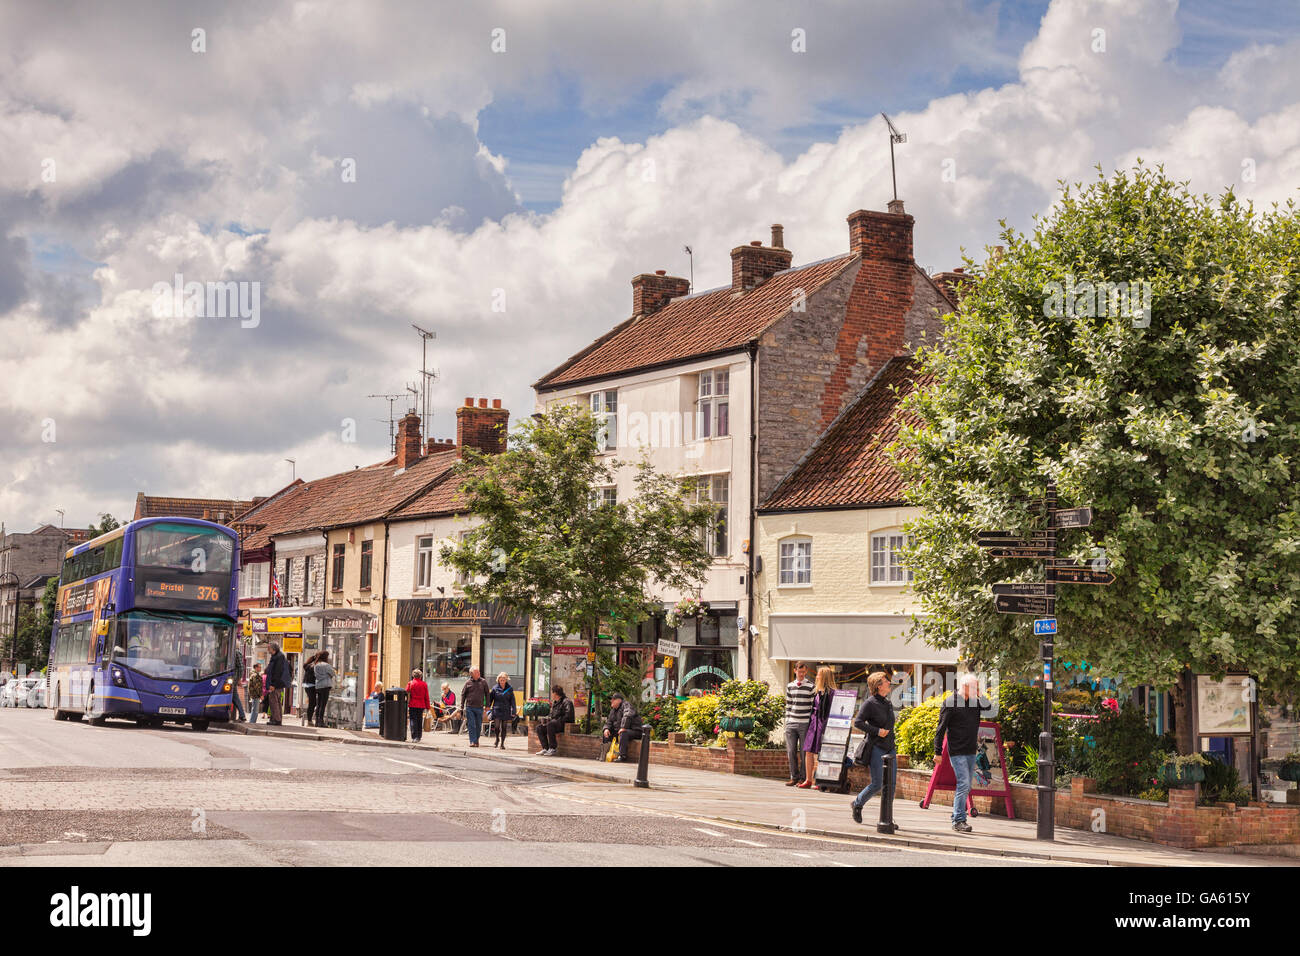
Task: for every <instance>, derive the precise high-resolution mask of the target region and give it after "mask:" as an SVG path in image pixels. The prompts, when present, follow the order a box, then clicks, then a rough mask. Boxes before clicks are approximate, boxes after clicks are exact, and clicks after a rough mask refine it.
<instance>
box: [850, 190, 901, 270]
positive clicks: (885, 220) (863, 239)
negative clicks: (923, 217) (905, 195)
mask: <svg viewBox="0 0 1300 956" xmlns="http://www.w3.org/2000/svg"><path fill="white" fill-rule="evenodd" d="M915 222H916V220H915V219H913V218H912V217H911V216H909V215H908V214H907V213H905V212H904V211H903V200H901V199H891V200H890V201H889V212H877V211H876V210H874V209H859V210H858V211H857V212H855V213H851V214H850V215H849V251H850V252H856V253H859V254H860V255H861V256H862V258H863V260H864V261H866V260H893V261H897V262H905V263H907V264H908V265H911V264H912V225H913V223H915Z"/></svg>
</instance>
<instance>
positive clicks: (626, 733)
mask: <svg viewBox="0 0 1300 956" xmlns="http://www.w3.org/2000/svg"><path fill="white" fill-rule="evenodd" d="M609 704H610V711H609V718H608V719H607V720H606V721H605V732H604V734H603V735H602V738H603V739H604V740H607V741H608V740H614V739H615V738H617V739H618V762H619V763H627V762H628V759H627V747H628V744H630V743H631V742H632V741H634V740H640V739H641V715H640V714H638V713H637V712H636V708H635V707H633V706H632V704H631V703H630V702H629V701H627V700H624V699H623V695H622V694H620V693H619V692H618V691H615V692H614V693H612V694H610V695H609ZM643 746H649V742H646V743H645V744H644V745H643Z"/></svg>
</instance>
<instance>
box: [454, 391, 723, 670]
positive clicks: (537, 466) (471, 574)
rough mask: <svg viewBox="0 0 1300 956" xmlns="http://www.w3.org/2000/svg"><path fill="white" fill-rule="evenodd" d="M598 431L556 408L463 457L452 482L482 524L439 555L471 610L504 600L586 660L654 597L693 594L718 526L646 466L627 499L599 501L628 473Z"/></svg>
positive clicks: (585, 419) (639, 616)
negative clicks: (586, 650)
mask: <svg viewBox="0 0 1300 956" xmlns="http://www.w3.org/2000/svg"><path fill="white" fill-rule="evenodd" d="M599 430H600V424H599V423H598V422H597V421H596V419H595V418H593V417H592V415H591V413H590V412H589V411H588V410H586V409H583V408H579V407H576V406H571V405H561V406H558V407H556V408H554V409H551V410H550V411H548V412H546V413H544V414H541V415H539V416H536V417H535V418H531V419H529V420H527V421H525V422H523V423H521V424H520V425H519V427H518V428H517V429H516V430H515V432H514V434H512V435H511V436H510V442H509V448H508V450H507V451H505V452H503V453H501V454H499V455H483V454H480V453H478V452H477V451H475V450H474V449H472V448H467V449H466V451H465V457H464V459H463V460H462V461H461V462H459V463H458V465H457V466H456V467H457V470H456V477H457V478H458V480H459V481H460V489H459V492H460V498H461V501H462V502H463V503H464V510H465V512H466V513H468V514H473V515H475V516H477V517H478V518H479V519H481V523H480V524H478V525H477V526H476V527H474V528H473V529H472V530H471V531H469V532H468V533H467V534H466V536H465V537H464V538H463V539H461V540H460V541H459V542H458V543H457V544H456V545H454V546H453V545H446V546H444V547H443V548H442V549H441V558H442V562H443V563H444V564H446V565H447V566H449V567H452V568H454V569H455V570H456V571H458V572H459V573H460V574H462V575H465V576H467V577H468V578H469V579H470V582H469V583H468V584H466V585H465V593H466V594H467V595H468V596H469V597H470V598H471V599H472V600H475V601H488V600H495V601H501V602H502V603H504V604H506V605H507V606H509V607H511V608H514V609H515V610H516V611H519V612H521V613H526V614H529V615H532V616H535V617H537V618H540V619H541V620H542V621H543V622H545V624H546V625H547V627H546V630H545V631H544V634H545V635H546V636H548V637H549V636H550V635H553V634H556V633H559V634H580V635H581V636H582V638H583V639H584V640H585V641H586V642H587V643H588V646H590V647H591V648H592V649H593V650H594V648H595V646H596V637H597V635H598V634H600V633H608V634H614V635H617V636H622V635H624V634H626V632H627V629H628V628H629V627H630V626H632V625H634V624H636V623H637V622H638V621H641V620H644V619H646V618H647V617H649V616H650V615H651V614H652V613H653V611H654V610H656V609H657V608H659V607H660V606H661V605H662V601H661V599H660V598H659V597H657V596H656V595H657V593H659V591H660V589H666V588H671V589H673V590H677V591H698V590H699V588H700V587H701V585H702V583H703V577H704V572H705V571H706V570H707V569H708V567H709V566H710V564H711V563H712V558H711V557H710V555H709V553H708V551H707V549H706V548H705V546H704V533H705V531H706V530H707V529H709V528H710V527H711V525H712V523H713V521H715V520H716V519H715V515H714V512H713V510H712V508H710V507H709V506H707V505H690V504H688V503H687V501H686V498H685V496H684V494H683V491H684V488H683V483H682V482H681V481H679V480H677V479H675V478H671V477H669V476H665V475H659V474H656V473H655V472H654V470H653V469H652V468H651V467H650V465H649V463H648V462H646V461H645V460H644V459H643V460H642V461H641V462H640V463H639V464H638V465H637V466H636V475H635V480H634V485H635V493H634V494H633V496H632V498H631V500H630V501H620V502H618V503H616V504H605V503H603V502H602V501H601V500H600V499H599V498H598V496H597V492H596V489H597V488H600V487H602V486H606V487H607V486H609V485H612V484H614V480H615V477H616V475H617V473H618V471H619V469H621V468H624V467H628V466H627V465H624V464H621V463H619V462H616V461H613V460H611V459H610V458H608V457H607V456H604V455H601V454H598V451H599V449H598V443H597V436H598V434H599Z"/></svg>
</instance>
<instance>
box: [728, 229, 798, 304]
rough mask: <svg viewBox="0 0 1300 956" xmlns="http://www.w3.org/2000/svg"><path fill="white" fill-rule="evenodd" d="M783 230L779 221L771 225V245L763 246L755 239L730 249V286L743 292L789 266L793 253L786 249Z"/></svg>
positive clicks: (736, 290) (792, 259)
mask: <svg viewBox="0 0 1300 956" xmlns="http://www.w3.org/2000/svg"><path fill="white" fill-rule="evenodd" d="M784 233H785V230H784V228H783V227H782V226H781V224H780V223H774V224H773V226H772V245H770V246H765V245H763V243H762V241H761V240H759V239H755V240H754V241H753V242H751V243H750V244H749V245H747V246H736V248H734V249H732V250H731V288H732V290H733V291H735V292H743V291H744V290H745V289H752V288H754V286H756V285H758V284H759V283H761V282H764V281H765V280H767V279H768V278H770V277H771V276H774V275H776V273H778V272H782V271H783V270H785V269H789V268H790V263H791V262H793V261H794V253H793V252H791V251H790V250H789V249H786V248H785V247H784V246H783V245H781V243H784V241H785V236H784Z"/></svg>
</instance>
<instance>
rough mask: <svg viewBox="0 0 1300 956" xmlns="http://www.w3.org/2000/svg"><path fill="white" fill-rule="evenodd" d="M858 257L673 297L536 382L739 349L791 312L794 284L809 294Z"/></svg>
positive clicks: (544, 385) (559, 382)
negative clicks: (746, 285)
mask: <svg viewBox="0 0 1300 956" xmlns="http://www.w3.org/2000/svg"><path fill="white" fill-rule="evenodd" d="M856 261H857V255H856V254H849V255H842V256H836V257H834V258H831V259H824V260H822V261H821V262H814V263H811V264H809V265H806V266H800V267H799V268H797V269H787V270H786V271H784V272H778V273H776V274H775V275H774V276H772V277H771V278H769V279H768V280H767V281H766V282H764V283H762V284H761V285H759V286H756V287H755V288H753V289H750V290H748V291H747V292H745V293H744V294H743V295H735V293H734V292H733V291H732V289H731V288H730V287H729V286H728V287H726V288H723V289H714V290H713V291H711V292H701V293H698V294H696V295H692V296H684V297H682V298H677V299H673V300H671V301H670V302H669V303H668V304H667V305H665V306H664V307H663V308H662V309H660V310H659V311H658V312H654V313H652V314H651V315H648V316H646V317H645V318H642V319H638V320H635V321H634V320H632V319H628V320H627V321H625V322H624V323H622V324H621V325H619V326H617V327H615V328H614V329H613V330H612V331H611V332H609V333H606V335H604V336H603V337H601V338H600V339H597V340H596V341H595V342H594V343H593V344H592V345H589V346H588V347H587V348H585V349H583V350H582V351H581V352H578V353H577V354H576V355H574V356H572V357H571V358H569V359H568V360H567V361H565V362H564V364H562V365H561V366H560V367H559V368H557V369H555V370H554V371H551V372H548V373H547V374H546V375H544V376H543V377H542V378H541V379H539V380H538V381H537V382H536V383H535V384H534V385H533V387H534V388H536V389H539V390H542V391H545V390H547V389H552V388H560V387H562V386H564V385H570V384H573V383H575V382H580V381H584V380H587V379H596V378H604V377H607V376H610V375H616V374H620V373H623V372H630V371H633V370H635V369H639V368H646V367H648V366H652V365H659V364H662V363H666V362H679V361H685V360H687V359H690V358H693V357H695V356H699V355H709V354H711V353H714V352H721V351H726V350H728V349H734V348H740V347H742V346H744V345H746V344H748V343H750V342H752V341H754V340H755V339H757V338H758V337H759V335H760V334H762V332H763V330H764V329H766V328H767V327H768V326H769V325H771V324H772V323H773V322H775V321H776V320H777V319H779V318H781V316H783V315H785V314H786V313H787V312H789V311H790V306H791V304H792V303H793V301H794V290H795V289H803V290H804V293H805V294H806V295H811V294H812V293H813V292H815V291H816V290H817V289H820V288H821V287H822V286H823V285H825V284H826V283H827V282H829V281H831V280H832V279H834V278H835V277H836V276H837V275H839V274H840V273H841V272H843V271H844V269H846V268H847V267H848V266H849V265H851V264H852V263H854V262H856Z"/></svg>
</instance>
